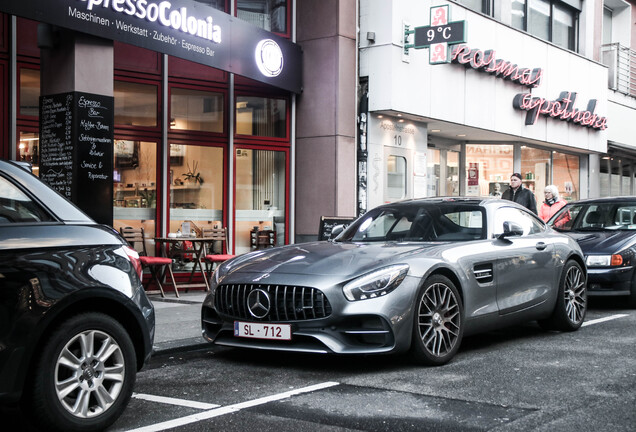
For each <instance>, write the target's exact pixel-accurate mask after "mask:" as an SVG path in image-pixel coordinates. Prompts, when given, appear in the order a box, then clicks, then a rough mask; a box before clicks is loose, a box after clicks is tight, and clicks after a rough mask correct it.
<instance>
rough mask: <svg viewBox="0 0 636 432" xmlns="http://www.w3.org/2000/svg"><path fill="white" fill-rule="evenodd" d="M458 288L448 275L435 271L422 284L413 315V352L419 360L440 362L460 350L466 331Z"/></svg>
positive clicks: (447, 359) (433, 363)
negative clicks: (438, 273)
mask: <svg viewBox="0 0 636 432" xmlns="http://www.w3.org/2000/svg"><path fill="white" fill-rule="evenodd" d="M463 315H464V312H463V304H462V299H461V297H460V295H459V291H458V290H457V288H456V287H455V285H454V284H453V282H451V281H450V279H448V278H447V277H445V276H442V275H433V276H431V277H430V278H428V279H427V280H426V281H425V283H424V285H423V286H422V287H421V288H420V290H419V292H418V295H417V299H416V303H415V314H414V317H413V340H412V343H411V354H412V355H413V357H414V358H415V360H417V361H418V362H420V363H423V364H425V365H429V366H440V365H443V364H445V363H448V362H449V361H450V360H451V359H452V358H453V356H455V354H456V353H457V350H458V349H459V345H460V344H461V341H462V337H463V334H464V316H463Z"/></svg>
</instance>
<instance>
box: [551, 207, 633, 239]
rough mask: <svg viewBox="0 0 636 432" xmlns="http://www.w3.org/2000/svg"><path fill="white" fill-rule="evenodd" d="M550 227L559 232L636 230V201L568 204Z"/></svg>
mask: <svg viewBox="0 0 636 432" xmlns="http://www.w3.org/2000/svg"><path fill="white" fill-rule="evenodd" d="M548 225H550V226H551V227H553V228H555V229H557V230H559V231H605V230H636V200H634V201H620V202H616V201H615V202H596V203H594V202H591V203H574V204H568V205H567V206H565V207H563V208H562V209H561V210H560V211H559V212H558V213H557V214H555V215H554V216H553V217H552V219H550V221H548Z"/></svg>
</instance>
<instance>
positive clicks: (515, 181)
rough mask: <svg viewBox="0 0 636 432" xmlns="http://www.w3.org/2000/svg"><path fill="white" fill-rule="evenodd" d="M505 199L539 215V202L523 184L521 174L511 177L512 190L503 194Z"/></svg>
mask: <svg viewBox="0 0 636 432" xmlns="http://www.w3.org/2000/svg"><path fill="white" fill-rule="evenodd" d="M502 198H503V199H507V200H509V201H514V202H516V203H519V204H521V205H522V206H524V207H525V208H527V209H528V210H530V211H531V212H533V213H534V214H537V201H536V200H535V199H534V194H533V193H532V191H531V190H530V189H528V188H525V187H523V184H522V183H521V174H519V173H513V174H512V175H511V176H510V188H509V189H508V190H506V191H505V192H504V193H503V196H502Z"/></svg>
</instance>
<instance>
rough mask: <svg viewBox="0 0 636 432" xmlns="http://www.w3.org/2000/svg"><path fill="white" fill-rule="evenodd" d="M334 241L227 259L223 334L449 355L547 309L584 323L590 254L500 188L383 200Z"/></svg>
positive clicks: (208, 313)
mask: <svg viewBox="0 0 636 432" xmlns="http://www.w3.org/2000/svg"><path fill="white" fill-rule="evenodd" d="M334 231H335V233H334V234H338V231H340V233H339V235H338V236H337V237H336V238H335V239H334V240H332V241H328V242H326V241H324V242H315V243H303V244H295V245H289V246H282V247H278V248H272V249H266V250H259V251H255V252H252V253H249V254H245V255H242V256H240V257H237V258H235V259H233V260H231V261H228V262H226V263H225V264H223V265H221V266H220V267H219V268H218V269H217V270H216V271H215V272H214V274H213V276H212V278H211V279H212V281H211V282H212V283H211V288H212V289H211V292H210V293H209V294H208V296H207V297H206V299H205V302H204V303H203V309H202V326H203V334H204V336H205V338H206V339H207V340H208V341H210V342H214V343H216V344H219V345H226V346H234V347H249V348H260V349H271V350H286V351H302V352H316V353H338V354H360V353H389V352H405V351H408V350H410V352H411V354H412V355H413V356H414V357H415V359H416V360H418V361H420V362H422V363H424V364H428V365H440V364H444V363H446V362H448V361H449V360H450V359H451V358H452V357H453V356H454V355H455V353H456V352H457V349H458V348H459V345H460V343H461V341H462V337H463V336H465V335H468V334H473V333H477V332H483V331H487V330H491V329H496V328H500V327H503V326H509V325H514V324H518V323H521V322H525V321H531V320H538V321H539V324H540V325H541V326H542V327H544V328H546V329H555V330H562V331H573V330H576V329H578V328H579V327H580V326H581V324H582V322H583V319H584V317H585V313H586V310H587V295H586V269H585V264H584V262H585V261H584V258H583V254H582V253H581V249H580V248H579V246H578V245H577V243H576V242H575V241H574V240H572V239H571V238H569V237H567V236H565V235H562V234H559V233H557V232H555V231H553V230H552V229H551V228H548V227H546V225H545V224H544V223H543V222H542V221H541V220H540V219H539V218H538V217H536V216H535V215H534V214H532V213H530V212H528V211H527V210H526V209H525V208H523V207H521V206H519V205H517V204H516V203H513V202H511V201H505V200H501V199H490V198H429V199H420V200H412V201H403V202H399V203H393V204H387V205H383V206H380V207H377V208H375V209H373V210H371V211H369V212H368V213H366V214H365V215H363V216H361V217H360V218H358V219H357V220H356V221H355V222H353V223H352V224H351V225H350V226H349V227H348V228H347V229H346V230H344V231H342V229H340V230H339V229H337V228H335V229H334Z"/></svg>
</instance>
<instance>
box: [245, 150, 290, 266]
mask: <svg viewBox="0 0 636 432" xmlns="http://www.w3.org/2000/svg"><path fill="white" fill-rule="evenodd" d="M235 162H236V191H235V202H236V215H235V221H236V223H235V232H234V239H235V242H234V244H235V249H234V253H235V254H241V253H245V252H249V251H250V250H255V249H260V248H266V247H271V246H276V245H283V244H285V230H286V220H285V191H286V175H285V172H286V154H285V152H282V151H271V150H250V149H237V150H236V161H235Z"/></svg>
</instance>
